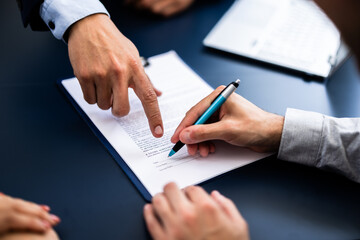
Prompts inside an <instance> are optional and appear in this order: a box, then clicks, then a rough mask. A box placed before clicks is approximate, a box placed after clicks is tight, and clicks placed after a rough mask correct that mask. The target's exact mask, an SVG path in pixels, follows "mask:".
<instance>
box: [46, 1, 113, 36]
mask: <svg viewBox="0 0 360 240" xmlns="http://www.w3.org/2000/svg"><path fill="white" fill-rule="evenodd" d="M95 13H104V14H107V15H108V16H110V15H109V13H108V11H107V10H106V8H105V7H104V5H103V4H102V3H101V2H100V1H99V0H45V1H44V3H43V4H41V6H40V16H41V18H42V19H43V20H44V22H45V23H46V25H47V26H48V27H49V29H50V31H51V32H52V34H53V35H54V36H55V37H56V38H57V39H63V36H64V34H65V32H66V30H67V29H68V28H69V27H70V26H71V25H72V24H74V23H75V22H77V21H79V20H81V19H83V18H85V17H87V16H89V15H92V14H95Z"/></svg>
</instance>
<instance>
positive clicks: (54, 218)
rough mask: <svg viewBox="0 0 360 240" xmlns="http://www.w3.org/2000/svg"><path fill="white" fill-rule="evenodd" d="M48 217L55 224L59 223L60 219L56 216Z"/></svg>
mask: <svg viewBox="0 0 360 240" xmlns="http://www.w3.org/2000/svg"><path fill="white" fill-rule="evenodd" d="M50 217H51V219H52V220H53V221H54V222H56V223H58V222H60V218H59V217H58V216H56V215H54V214H51V215H50Z"/></svg>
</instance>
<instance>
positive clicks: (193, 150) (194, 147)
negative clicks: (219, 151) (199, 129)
mask: <svg viewBox="0 0 360 240" xmlns="http://www.w3.org/2000/svg"><path fill="white" fill-rule="evenodd" d="M186 146H187V149H188V153H189V155H191V156H194V155H195V154H196V153H197V151H198V148H199V144H188V145H186Z"/></svg>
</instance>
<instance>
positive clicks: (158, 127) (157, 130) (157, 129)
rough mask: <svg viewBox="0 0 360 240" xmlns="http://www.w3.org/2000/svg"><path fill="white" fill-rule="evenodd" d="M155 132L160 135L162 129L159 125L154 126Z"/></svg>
mask: <svg viewBox="0 0 360 240" xmlns="http://www.w3.org/2000/svg"><path fill="white" fill-rule="evenodd" d="M155 133H156V134H157V135H162V133H163V130H162V127H161V126H160V125H159V126H157V127H156V128H155Z"/></svg>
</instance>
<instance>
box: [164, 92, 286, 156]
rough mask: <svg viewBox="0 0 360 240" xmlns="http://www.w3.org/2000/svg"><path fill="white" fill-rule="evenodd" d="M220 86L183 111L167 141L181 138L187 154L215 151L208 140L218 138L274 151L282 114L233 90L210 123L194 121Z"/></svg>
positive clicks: (174, 141) (277, 144)
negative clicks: (187, 110)
mask: <svg viewBox="0 0 360 240" xmlns="http://www.w3.org/2000/svg"><path fill="white" fill-rule="evenodd" d="M224 88H225V87H224V86H220V87H218V88H217V89H216V90H215V91H213V92H212V93H211V94H210V95H209V96H207V97H205V98H204V99H203V100H201V101H200V102H199V103H198V104H196V105H195V106H194V107H193V108H191V110H189V112H187V114H186V116H185V118H184V119H183V120H182V121H181V123H180V125H179V126H178V127H177V129H176V130H175V133H174V135H173V136H172V138H171V142H173V143H176V142H178V141H181V142H182V143H184V144H186V145H187V148H188V152H189V154H190V155H195V154H196V153H197V152H199V153H200V155H201V156H202V157H206V156H207V155H208V154H209V153H212V152H214V151H215V146H214V145H213V144H212V143H211V142H210V140H222V141H225V142H227V143H230V144H232V145H236V146H241V147H246V148H249V149H251V150H254V151H257V152H276V151H277V150H278V148H279V145H280V139H281V134H282V128H283V124H284V117H283V116H279V115H276V114H273V113H269V112H266V111H264V110H262V109H260V108H259V107H257V106H255V105H254V104H252V103H251V102H249V101H248V100H246V99H245V98H243V97H241V96H240V95H238V94H236V93H233V94H231V96H230V97H229V98H228V100H226V102H225V103H224V104H223V105H222V106H221V107H220V109H219V110H218V111H217V112H216V113H215V114H214V115H213V116H212V118H211V120H212V122H211V123H207V124H200V125H194V123H195V121H196V120H197V119H198V118H199V117H200V116H201V115H202V114H203V113H204V112H205V111H206V109H208V108H209V106H210V105H211V103H212V102H213V101H214V99H216V97H217V96H218V95H219V93H220V92H222V91H223V89H224Z"/></svg>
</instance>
